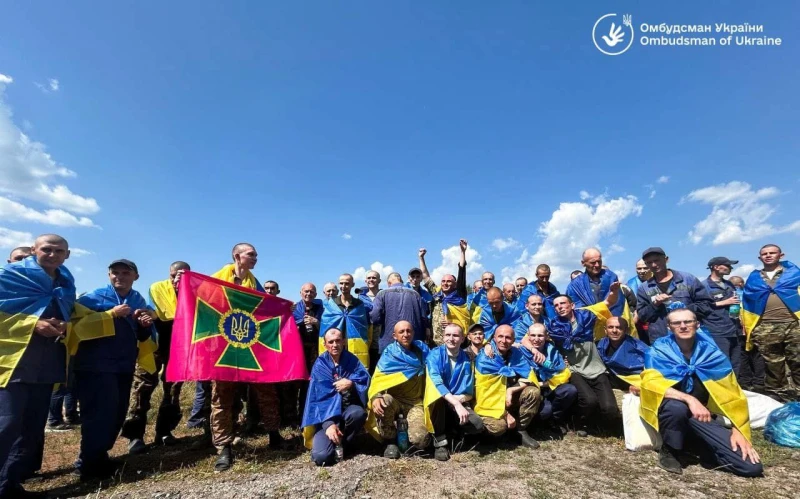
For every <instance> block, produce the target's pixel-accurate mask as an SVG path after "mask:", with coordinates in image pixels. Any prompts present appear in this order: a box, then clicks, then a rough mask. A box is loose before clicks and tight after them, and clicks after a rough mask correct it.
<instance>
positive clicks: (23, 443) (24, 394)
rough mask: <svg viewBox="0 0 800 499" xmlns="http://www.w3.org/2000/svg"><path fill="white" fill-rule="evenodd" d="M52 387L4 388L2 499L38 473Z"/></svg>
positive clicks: (0, 394)
mask: <svg viewBox="0 0 800 499" xmlns="http://www.w3.org/2000/svg"><path fill="white" fill-rule="evenodd" d="M52 392H53V385H52V384H38V383H9V384H8V385H6V387H5V388H0V463H2V464H1V465H2V469H1V470H0V496H2V495H3V494H6V493H9V492H11V491H14V490H15V489H18V488H19V487H20V484H21V483H22V481H23V480H24V479H25V478H27V477H28V476H30V474H31V473H33V472H34V471H35V469H33V468H34V467H35V466H36V464H37V463H36V462H37V456H38V455H39V448H40V446H41V443H42V442H44V425H45V423H46V422H47V411H48V409H49V407H50V395H51V393H52Z"/></svg>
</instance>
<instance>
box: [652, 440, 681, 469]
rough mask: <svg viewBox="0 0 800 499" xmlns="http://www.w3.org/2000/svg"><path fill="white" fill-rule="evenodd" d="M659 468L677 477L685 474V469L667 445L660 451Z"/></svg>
mask: <svg viewBox="0 0 800 499" xmlns="http://www.w3.org/2000/svg"><path fill="white" fill-rule="evenodd" d="M658 467H659V468H661V469H662V470H666V471H669V472H670V473H675V474H676V475H680V474H682V473H683V468H682V467H681V463H680V462H679V461H678V458H676V457H675V454H674V453H673V452H672V450H670V449H669V448H668V447H667V446H666V445H662V446H661V450H660V451H658Z"/></svg>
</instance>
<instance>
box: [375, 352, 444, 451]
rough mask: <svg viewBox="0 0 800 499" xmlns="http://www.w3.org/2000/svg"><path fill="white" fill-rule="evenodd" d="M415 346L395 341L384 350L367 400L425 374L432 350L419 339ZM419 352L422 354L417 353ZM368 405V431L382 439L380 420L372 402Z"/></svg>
mask: <svg viewBox="0 0 800 499" xmlns="http://www.w3.org/2000/svg"><path fill="white" fill-rule="evenodd" d="M413 346H414V347H416V349H414V348H412V349H411V350H406V349H405V348H403V347H402V346H401V345H400V344H399V343H398V342H397V341H393V342H392V343H390V344H389V346H387V347H386V348H385V349H384V350H383V353H382V354H381V358H380V359H378V365H377V366H376V367H375V372H374V373H373V375H372V381H371V382H370V385H369V393H368V396H367V400H372V398H373V397H375V395H377V394H379V393H382V392H385V391H387V390H390V389H392V388H394V387H396V386H398V385H401V384H403V383H405V382H406V381H409V380H411V379H413V378H415V377H417V376H425V360H426V359H427V358H428V353H429V352H430V350H429V349H428V346H427V345H426V344H425V343H423V342H421V341H419V340H415V341H414V343H413ZM417 352H419V353H420V355H417ZM367 405H368V406H369V407H368V408H367V423H366V428H367V431H369V433H370V434H371V435H372V436H373V437H375V438H376V439H378V440H381V437H380V433H379V432H378V422H377V419H376V416H375V413H374V412H373V411H372V404H367Z"/></svg>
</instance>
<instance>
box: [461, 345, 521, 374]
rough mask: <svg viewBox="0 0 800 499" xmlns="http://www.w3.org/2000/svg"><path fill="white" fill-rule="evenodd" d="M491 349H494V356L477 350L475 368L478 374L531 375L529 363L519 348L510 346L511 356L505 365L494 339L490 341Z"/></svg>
mask: <svg viewBox="0 0 800 499" xmlns="http://www.w3.org/2000/svg"><path fill="white" fill-rule="evenodd" d="M490 345H492V350H494V357H492V358H489V356H488V355H486V354H485V353H484V352H483V350H481V351H480V352H478V356H477V357H476V358H475V370H476V371H478V372H479V373H480V374H485V375H487V374H488V375H495V374H497V375H500V376H504V377H506V378H513V377H514V376H519V377H521V378H525V379H527V378H529V377H530V375H531V365H530V364H529V363H528V361H527V360H526V359H525V356H524V355H523V354H522V351H521V350H520V349H519V348H516V347H511V357H510V359H509V362H508V365H506V363H505V360H503V356H502V355H500V352H498V351H497V345H496V344H495V342H494V341H492V342H491V343H490Z"/></svg>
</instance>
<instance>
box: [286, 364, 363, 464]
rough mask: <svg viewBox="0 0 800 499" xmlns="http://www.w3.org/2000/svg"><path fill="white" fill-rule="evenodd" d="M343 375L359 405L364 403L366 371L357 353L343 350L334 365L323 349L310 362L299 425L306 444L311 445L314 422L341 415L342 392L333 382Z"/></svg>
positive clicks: (314, 428) (320, 422)
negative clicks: (351, 386) (350, 385)
mask: <svg viewBox="0 0 800 499" xmlns="http://www.w3.org/2000/svg"><path fill="white" fill-rule="evenodd" d="M344 378H346V379H349V380H350V381H352V382H353V389H355V391H356V393H357V394H358V398H359V400H360V401H361V405H362V406H363V407H366V406H367V389H368V387H369V373H368V372H367V370H366V369H365V368H364V365H363V364H362V363H361V361H359V359H358V357H356V356H355V355H353V354H352V353H350V352H348V351H347V350H345V351H343V352H342V355H341V357H340V358H339V365H338V366H337V365H335V364H334V362H333V358H331V354H329V353H328V352H325V353H323V354H322V355H320V356H319V357H318V358H317V360H316V361H315V362H314V366H313V367H312V368H311V381H310V384H309V385H308V394H307V395H306V406H305V411H304V412H303V422H302V424H301V425H300V427H301V428H303V442H304V444H305V446H306V448H308V449H310V448H311V443H312V440H313V438H314V433H316V425H319V424H322V423H324V422H325V421H328V420H329V419H332V418H336V417H339V416H341V415H342V395H341V394H340V393H339V392H337V391H336V388H334V387H333V384H334V383H335V382H336V381H338V380H340V379H344Z"/></svg>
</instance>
